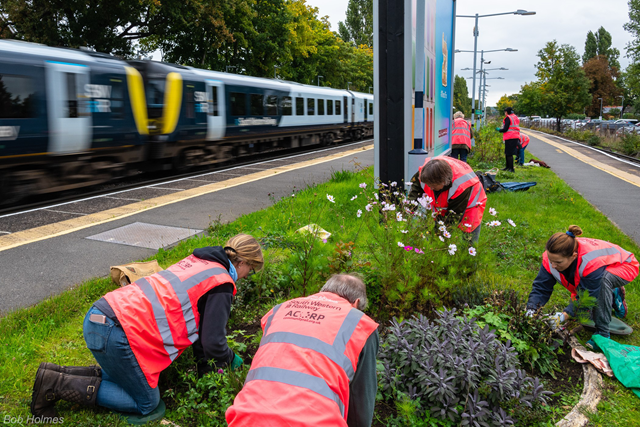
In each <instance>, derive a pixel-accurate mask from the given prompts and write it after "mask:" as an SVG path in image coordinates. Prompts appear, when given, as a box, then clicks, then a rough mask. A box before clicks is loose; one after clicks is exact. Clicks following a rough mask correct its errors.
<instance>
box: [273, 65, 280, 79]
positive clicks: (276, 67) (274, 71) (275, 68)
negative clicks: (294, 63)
mask: <svg viewBox="0 0 640 427" xmlns="http://www.w3.org/2000/svg"><path fill="white" fill-rule="evenodd" d="M278 68H280V67H278V66H277V65H274V66H273V78H274V79H277V78H278V77H276V70H277V69H278Z"/></svg>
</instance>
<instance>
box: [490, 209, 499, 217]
mask: <svg viewBox="0 0 640 427" xmlns="http://www.w3.org/2000/svg"><path fill="white" fill-rule="evenodd" d="M489 213H490V214H491V215H493V216H496V215H497V214H498V212H497V211H496V210H495V209H493V208H489Z"/></svg>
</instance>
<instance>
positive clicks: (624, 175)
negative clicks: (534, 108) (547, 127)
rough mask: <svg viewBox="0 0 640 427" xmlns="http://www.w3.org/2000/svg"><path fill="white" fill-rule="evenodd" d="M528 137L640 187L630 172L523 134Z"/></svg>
mask: <svg viewBox="0 0 640 427" xmlns="http://www.w3.org/2000/svg"><path fill="white" fill-rule="evenodd" d="M523 133H525V134H527V135H529V136H530V137H534V138H537V139H539V140H541V141H543V142H545V143H547V144H549V145H552V146H554V147H556V148H558V149H560V150H562V151H564V152H565V153H567V154H568V155H570V156H571V157H573V158H575V159H578V160H580V161H581V162H583V163H586V164H588V165H590V166H593V167H594V168H596V169H600V170H601V171H603V172H606V173H608V174H609V175H612V176H615V177H616V178H618V179H621V180H623V181H625V182H628V183H629V184H631V185H635V186H636V187H640V177H637V176H635V175H632V174H630V173H628V172H625V171H621V170H620V169H616V168H614V167H613V166H610V165H607V164H605V163H602V162H599V161H597V160H595V159H592V158H591V157H589V156H587V155H584V154H582V153H580V152H579V151H577V150H574V149H573V148H569V147H566V146H564V145H562V144H559V143H557V142H554V141H551V140H550V139H548V138H545V137H544V136H541V135H540V134H538V133H532V132H523Z"/></svg>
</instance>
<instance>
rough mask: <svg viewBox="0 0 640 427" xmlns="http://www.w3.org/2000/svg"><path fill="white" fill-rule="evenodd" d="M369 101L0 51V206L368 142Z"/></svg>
mask: <svg viewBox="0 0 640 427" xmlns="http://www.w3.org/2000/svg"><path fill="white" fill-rule="evenodd" d="M373 119H374V117H373V95H370V94H364V93H358V92H353V91H349V90H339V89H331V88H325V87H317V86H307V85H302V84H298V83H292V82H286V81H280V80H272V79H265V78H256V77H248V76H242V75H235V74H228V73H222V72H216V71H208V70H200V69H196V68H192V67H184V66H180V65H174V64H166V63H160V62H155V61H148V60H144V61H140V60H136V61H123V60H120V59H118V58H115V57H113V56H110V55H106V54H101V53H97V52H90V51H82V50H73V49H62V48H51V47H47V46H43V45H38V44H33V43H26V42H20V41H10V40H0V204H7V203H10V202H12V201H15V200H17V199H18V198H21V197H24V196H25V195H35V194H43V193H48V192H58V191H64V190H69V189H73V188H79V187H84V186H90V185H95V184H100V183H104V182H107V181H110V180H112V179H115V178H120V177H124V176H128V175H131V174H134V173H139V172H140V171H143V172H146V171H153V170H168V169H175V170H179V171H183V170H188V169H190V168H193V167H198V166H204V165H209V164H214V163H217V162H222V161H229V160H232V159H234V158H237V157H241V156H244V155H250V154H256V153H260V152H266V151H271V150H277V149H283V148H295V147H302V146H310V145H330V144H332V143H334V142H336V141H338V140H344V139H352V140H360V139H362V138H365V137H369V136H372V135H373Z"/></svg>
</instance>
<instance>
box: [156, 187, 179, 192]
mask: <svg viewBox="0 0 640 427" xmlns="http://www.w3.org/2000/svg"><path fill="white" fill-rule="evenodd" d="M151 188H153V189H154V190H168V191H185V189H184V188H164V187H151Z"/></svg>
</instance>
